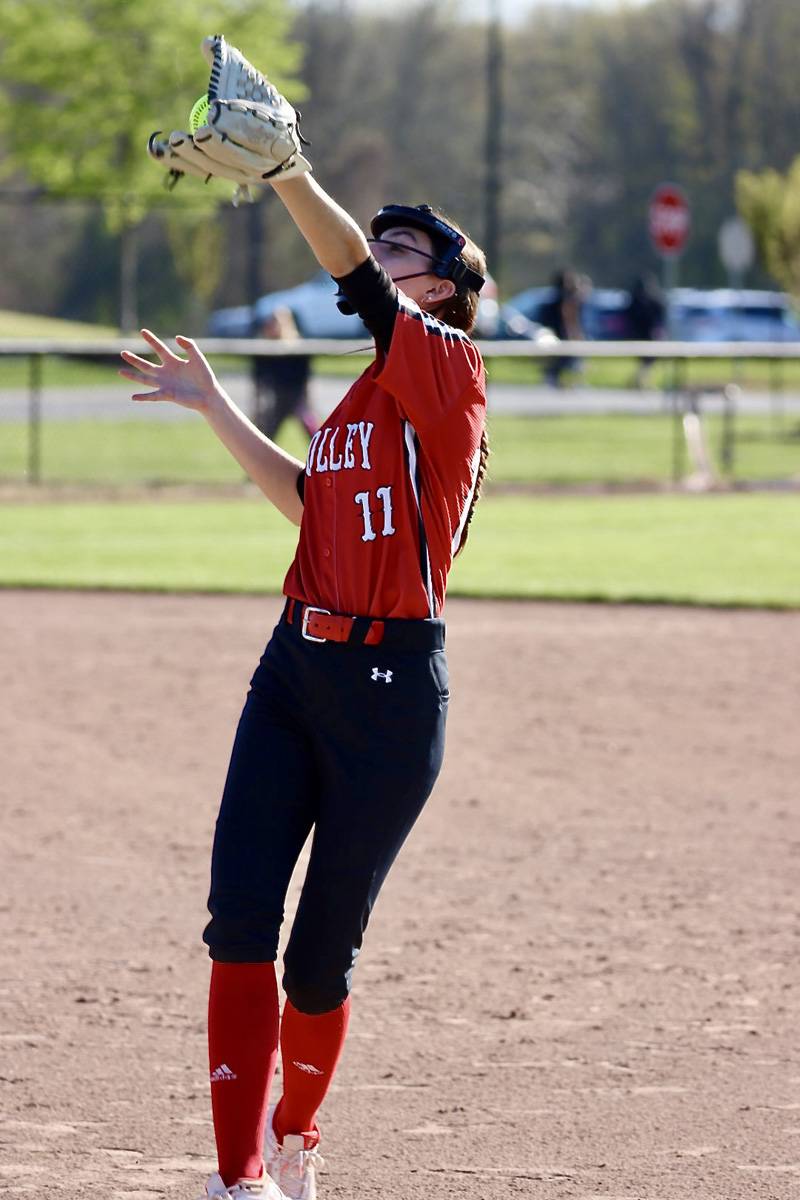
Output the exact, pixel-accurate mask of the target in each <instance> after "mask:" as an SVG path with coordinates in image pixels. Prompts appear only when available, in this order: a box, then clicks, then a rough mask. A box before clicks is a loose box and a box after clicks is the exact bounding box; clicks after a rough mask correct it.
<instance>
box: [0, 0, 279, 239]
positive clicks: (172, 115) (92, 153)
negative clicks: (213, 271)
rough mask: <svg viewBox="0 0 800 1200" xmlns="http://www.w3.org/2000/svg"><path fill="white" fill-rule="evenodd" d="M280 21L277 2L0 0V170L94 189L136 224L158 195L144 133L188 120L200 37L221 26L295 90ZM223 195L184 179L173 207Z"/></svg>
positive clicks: (115, 221) (198, 84)
mask: <svg viewBox="0 0 800 1200" xmlns="http://www.w3.org/2000/svg"><path fill="white" fill-rule="evenodd" d="M288 22H289V17H288V12H287V8H286V5H285V3H284V0H206V3H204V4H203V5H197V4H196V3H194V0H173V3H171V4H169V5H168V6H166V8H165V6H164V5H163V4H161V3H158V2H157V0H134V2H131V0H92V2H89V0H77V2H75V3H71V4H68V5H65V4H64V3H63V2H61V0H0V29H2V41H0V79H2V91H3V93H4V95H3V103H2V105H0V134H1V135H2V138H3V141H4V143H5V147H6V150H7V157H6V161H5V164H4V168H5V172H6V174H8V173H10V172H11V171H13V170H18V169H19V170H22V171H24V172H25V174H26V175H27V177H28V178H29V179H30V180H32V181H33V182H35V183H37V184H39V185H40V186H41V187H43V188H44V189H45V190H46V191H47V192H48V193H50V194H52V195H55V196H61V197H76V196H85V197H93V198H94V197H99V198H101V200H102V203H103V208H104V211H105V214H106V218H107V220H108V222H109V225H110V227H111V228H112V229H114V230H119V229H121V228H124V227H126V226H132V225H136V224H137V223H138V222H139V221H140V220H141V219H142V217H143V215H144V214H145V212H146V211H147V210H148V209H149V208H151V207H152V206H153V205H154V204H155V203H157V202H158V201H160V200H162V199H163V197H164V191H163V183H164V174H163V172H160V171H159V169H158V167H157V166H156V165H155V164H154V163H152V162H151V161H150V160H149V158H148V156H147V154H146V151H145V148H146V145H147V139H148V137H149V135H150V134H151V133H152V132H153V130H154V129H159V128H160V129H166V130H170V129H175V128H185V126H186V123H187V120H188V114H189V110H190V108H191V106H192V104H193V103H194V101H195V100H196V99H197V97H198V96H199V95H200V94H202V92H203V91H204V90H205V88H206V87H207V86H208V75H209V70H208V66H207V64H206V62H205V59H204V58H203V56H202V54H201V53H200V48H199V47H200V42H201V40H202V38H203V36H204V35H206V34H208V33H214V32H218V31H222V32H224V33H225V35H226V37H228V38H229V39H230V40H231V41H233V42H235V43H237V44H239V45H241V46H242V47H244V50H245V52H246V53H247V54H248V56H249V57H251V58H252V59H253V60H254V61H255V62H257V63H259V64H263V66H264V68H265V69H266V70H267V71H269V72H270V74H271V76H272V78H273V79H274V80H275V82H276V83H277V84H278V86H280V87H289V88H291V89H292V90H293V91H294V93H295V94H296V93H297V87H296V85H295V82H294V78H293V73H294V72H295V71H296V69H297V66H298V62H299V50H298V48H297V47H296V46H293V45H290V44H289V43H288V41H287V37H288V28H289V25H288ZM198 182H199V181H198ZM229 194H230V185H223V184H216V185H209V186H208V187H207V188H203V187H202V186H199V187H189V186H187V183H186V181H185V180H184V181H182V184H181V186H180V187H179V188H178V189H177V191H176V193H175V206H179V205H185V206H187V207H192V208H195V209H197V208H201V209H202V208H205V209H206V210H208V209H210V208H213V207H214V205H216V204H218V203H219V202H220V200H221V199H224V198H226V197H227V196H228V195H229Z"/></svg>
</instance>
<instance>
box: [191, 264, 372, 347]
mask: <svg viewBox="0 0 800 1200" xmlns="http://www.w3.org/2000/svg"><path fill="white" fill-rule="evenodd" d="M336 294H337V287H336V284H335V283H334V281H333V280H332V279H331V277H330V275H328V274H327V272H325V271H318V272H317V274H316V275H314V276H313V277H312V278H311V279H309V280H307V281H306V282H305V283H299V284H297V286H296V287H291V288H284V289H282V290H281V291H279V292H269V293H268V294H267V295H265V296H261V297H260V298H259V299H258V300H256V302H255V304H253V305H252V306H245V307H244V308H221V309H218V310H217V312H214V313H212V314H211V317H210V318H209V322H208V333H209V335H210V336H211V337H253V336H255V335H257V333H258V330H259V329H260V327H261V326H262V325H263V323H264V321H265V320H266V319H267V317H270V316H272V314H273V313H274V312H276V311H277V310H278V309H280V308H285V309H288V310H289V312H291V314H292V316H293V317H294V321H295V324H296V326H297V329H298V331H299V333H300V336H301V337H307V338H368V337H369V334H368V333H367V331H366V329H365V328H364V324H363V322H362V321H361V319H360V317H356V316H349V317H347V316H345V315H344V314H343V313H340V312H339V310H338V308H337V307H336Z"/></svg>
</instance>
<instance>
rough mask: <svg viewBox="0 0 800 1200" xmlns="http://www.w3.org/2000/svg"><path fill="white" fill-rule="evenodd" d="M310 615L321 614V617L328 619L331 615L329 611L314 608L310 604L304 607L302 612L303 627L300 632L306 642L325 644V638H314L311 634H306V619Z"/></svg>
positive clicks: (327, 609)
mask: <svg viewBox="0 0 800 1200" xmlns="http://www.w3.org/2000/svg"><path fill="white" fill-rule="evenodd" d="M312 613H321V614H322V616H323V617H329V616H330V615H331V610H330V609H329V608H314V607H313V605H310V604H309V605H306V607H305V609H304V610H303V625H302V628H301V630H300V632H301V633H302V635H303V637H304V638H305V639H306V641H307V642H327V640H328V639H327V638H324V637H321V638H318V637H314V635H313V633H309V632H308V618H309V617H310V616H311V614H312Z"/></svg>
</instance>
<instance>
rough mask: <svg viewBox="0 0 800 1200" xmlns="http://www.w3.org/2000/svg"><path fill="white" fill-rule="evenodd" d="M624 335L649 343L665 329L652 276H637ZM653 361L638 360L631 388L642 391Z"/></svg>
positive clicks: (660, 299) (661, 303)
mask: <svg viewBox="0 0 800 1200" xmlns="http://www.w3.org/2000/svg"><path fill="white" fill-rule="evenodd" d="M625 318H626V325H627V336H628V337H629V338H630V339H631V341H634V342H651V341H655V340H656V339H658V338H663V337H664V334H665V330H666V321H667V306H666V303H665V301H664V294H663V292H662V291H661V288H660V286H659V283H658V280H657V279H656V278H655V276H654V275H646V276H637V278H636V279H634V281H633V286H632V287H631V298H630V302H629V304H628V307H627V309H626V310H625ZM653 362H654V360H653V359H652V358H642V359H640V360H639V365H638V367H637V369H636V374H635V376H634V381H633V386H634V387H635V388H639V389H641V388H643V387H644V386H645V385H646V383H647V380H648V377H649V375H650V371H651V370H652V367H653Z"/></svg>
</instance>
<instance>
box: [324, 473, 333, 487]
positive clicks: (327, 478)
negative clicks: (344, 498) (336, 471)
mask: <svg viewBox="0 0 800 1200" xmlns="http://www.w3.org/2000/svg"><path fill="white" fill-rule="evenodd" d="M325 487H333V480H332V479H331V477H330V475H326V476H325Z"/></svg>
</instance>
